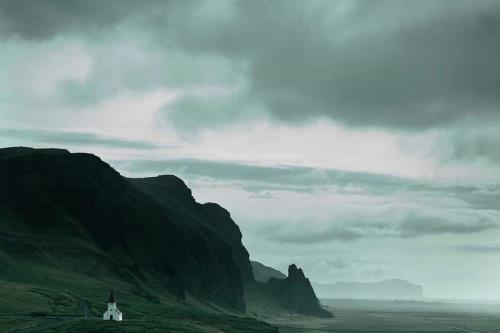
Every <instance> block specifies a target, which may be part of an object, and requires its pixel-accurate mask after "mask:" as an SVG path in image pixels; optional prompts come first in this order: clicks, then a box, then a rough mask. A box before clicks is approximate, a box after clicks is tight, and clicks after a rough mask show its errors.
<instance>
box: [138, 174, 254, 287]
mask: <svg viewBox="0 0 500 333" xmlns="http://www.w3.org/2000/svg"><path fill="white" fill-rule="evenodd" d="M129 181H130V182H131V183H132V184H134V185H135V186H136V187H137V188H138V189H139V190H141V191H143V192H144V193H146V194H148V195H150V196H151V197H152V198H154V199H155V200H156V201H157V203H158V204H160V205H162V206H163V207H164V208H165V209H166V210H168V211H169V213H170V215H171V216H175V219H176V220H179V221H183V223H186V224H189V225H191V226H193V227H195V228H196V227H197V226H202V227H203V228H207V229H209V230H210V231H211V232H213V233H214V234H216V235H217V236H218V237H219V238H220V239H221V240H223V241H224V242H227V243H228V244H229V245H230V246H231V249H232V254H233V260H234V262H235V264H236V266H237V267H238V269H239V270H240V274H241V277H242V280H243V282H244V283H246V282H249V281H253V272H252V267H251V264H250V259H249V254H248V251H247V250H246V248H245V247H244V246H243V244H242V242H241V238H242V235H241V231H240V228H239V227H238V225H237V224H236V223H235V222H234V221H233V219H232V218H231V215H230V214H229V212H228V211H227V210H226V209H224V208H223V207H221V206H219V205H218V204H216V203H205V204H200V203H198V202H196V201H195V199H194V198H193V195H192V193H191V190H190V189H189V188H188V187H187V186H186V184H185V183H184V181H182V179H180V178H178V177H176V176H172V175H167V176H158V177H150V178H135V179H129Z"/></svg>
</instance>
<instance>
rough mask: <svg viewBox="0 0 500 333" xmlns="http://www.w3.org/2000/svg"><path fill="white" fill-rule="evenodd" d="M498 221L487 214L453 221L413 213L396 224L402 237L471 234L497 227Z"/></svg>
mask: <svg viewBox="0 0 500 333" xmlns="http://www.w3.org/2000/svg"><path fill="white" fill-rule="evenodd" d="M499 226H500V224H499V223H498V221H496V220H494V219H492V218H490V217H487V216H470V217H469V218H468V219H467V220H465V221H459V222H457V221H453V220H451V219H450V218H445V217H439V216H437V217H436V216H425V215H416V214H415V215H413V216H410V217H408V218H406V219H404V220H403V221H402V222H401V223H400V224H399V225H398V231H399V232H400V234H401V235H402V236H403V237H418V236H425V235H442V234H471V233H477V232H481V231H485V230H490V229H495V228H498V227H499Z"/></svg>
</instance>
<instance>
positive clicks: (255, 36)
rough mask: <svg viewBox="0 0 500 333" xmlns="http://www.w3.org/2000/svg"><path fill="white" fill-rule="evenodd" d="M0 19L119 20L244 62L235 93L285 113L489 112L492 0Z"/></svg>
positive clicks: (6, 28) (169, 41) (78, 5)
mask: <svg viewBox="0 0 500 333" xmlns="http://www.w3.org/2000/svg"><path fill="white" fill-rule="evenodd" d="M0 22H1V23H0V33H1V34H2V35H4V36H14V37H19V38H26V39H31V40H33V39H47V38H51V37H54V36H56V35H60V34H62V35H64V34H73V35H79V36H82V37H88V36H91V37H92V38H96V37H97V38H106V36H108V35H109V34H110V32H112V31H115V30H117V29H120V30H121V31H134V32H135V34H134V35H133V36H135V38H139V37H138V35H137V33H142V36H144V38H146V39H150V40H152V41H154V43H153V44H154V45H155V48H164V52H166V53H168V52H170V51H171V50H172V49H173V48H176V49H180V50H182V51H183V52H185V53H186V54H189V55H190V56H196V55H215V56H219V57H222V58H224V59H229V60H230V61H237V62H244V63H246V64H247V68H248V72H247V73H245V75H246V76H247V77H246V79H247V80H248V86H247V88H246V91H245V93H246V95H247V96H246V97H245V100H247V101H251V103H255V104H259V105H262V106H263V107H265V108H266V109H267V110H268V112H270V114H272V115H273V116H275V117H276V118H279V119H282V120H284V121H296V122H298V121H303V120H305V119H310V118H312V117H327V118H331V119H334V120H337V121H340V122H344V123H347V124H349V125H353V126H382V127H394V128H405V129H422V128H429V127H436V126H441V127H442V126H448V125H449V124H450V123H453V122H458V121H466V120H468V119H470V118H474V119H476V120H477V119H479V120H482V121H485V120H490V119H498V118H497V117H498V113H499V111H498V110H499V106H500V96H499V94H498V93H497V92H498V91H499V89H500V79H499V77H500V66H498V60H497V59H499V58H500V43H498V40H499V39H500V5H499V4H498V2H495V1H487V0H484V1H462V0H456V1H451V0H448V1H446V0H444V1H418V2H417V1H414V2H403V1H391V0H386V1H359V2H358V1H349V2H344V1H309V2H302V1H271V2H270V1H224V2H213V3H207V2H198V1H175V2H165V1H153V0H149V1H144V2H139V1H56V0H52V1H49V0H40V1H30V0H17V1H14V0H2V1H0ZM192 104H196V103H194V102H193V103H192ZM198 104H201V105H202V104H203V103H198ZM238 108H241V109H244V106H234V108H233V110H232V112H230V113H228V114H230V117H233V118H235V119H237V118H238V117H235V115H234V112H235V111H234V109H238ZM193 112H195V113H196V112H197V111H196V110H194V111H193ZM217 117H221V116H220V115H219V114H218V115H217ZM208 123H210V122H208Z"/></svg>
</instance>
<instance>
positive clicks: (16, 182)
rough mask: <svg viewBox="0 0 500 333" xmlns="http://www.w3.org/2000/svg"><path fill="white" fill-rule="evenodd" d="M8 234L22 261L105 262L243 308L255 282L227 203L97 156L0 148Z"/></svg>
mask: <svg viewBox="0 0 500 333" xmlns="http://www.w3.org/2000/svg"><path fill="white" fill-rule="evenodd" d="M0 233H1V236H2V237H0V250H1V251H2V252H4V253H6V256H8V257H9V258H13V260H16V261H18V262H22V261H23V260H35V259H36V261H35V263H36V265H45V263H46V264H47V265H50V264H51V263H54V262H57V263H58V264H57V267H60V269H61V270H63V269H66V268H67V267H70V265H72V266H71V267H74V268H73V269H74V270H79V271H85V272H86V273H85V274H97V273H95V271H96V270H99V269H103V270H106V271H110V272H112V274H114V276H118V277H120V278H122V279H126V280H127V281H132V282H133V283H134V284H136V285H137V286H143V285H155V286H156V285H158V284H159V285H161V286H162V287H163V288H165V289H166V290H168V291H169V292H171V293H172V294H175V295H178V296H180V297H183V296H184V295H185V294H186V293H190V294H192V295H195V296H197V297H200V298H203V299H206V300H210V301H212V302H215V303H217V304H220V305H222V306H224V307H228V308H232V309H237V310H239V311H244V310H245V302H244V298H243V281H249V280H253V275H252V271H251V266H250V262H249V260H248V253H247V251H246V249H245V248H244V247H243V245H242V244H241V233H240V231H239V228H238V226H237V225H236V224H235V223H234V221H233V220H232V219H231V217H230V215H229V213H228V212H227V211H226V210H224V209H223V208H222V207H220V206H218V205H216V204H199V203H197V202H196V201H195V200H194V199H193V197H192V196H191V191H190V190H189V189H188V188H187V186H186V185H185V184H184V182H182V180H180V179H179V178H177V177H174V176H164V177H155V178H145V179H127V178H125V177H123V176H121V175H120V174H119V173H118V172H117V171H115V170H114V169H113V168H111V167H110V166H109V165H108V164H106V163H104V162H103V161H101V160H100V159H99V158H98V157H96V156H94V155H91V154H83V153H70V152H68V151H66V150H58V149H31V148H7V149H0ZM49 239H51V241H50V242H49V241H48V240H49ZM53 239H59V240H61V242H60V243H55V242H52V240H53ZM28 240H29V241H28ZM54 244H56V245H54ZM94 248H95V249H98V250H94ZM89 249H92V251H93V252H91V251H90V250H89ZM75 253H78V257H79V258H80V262H81V263H80V264H79V263H78V262H76V260H75V259H76V257H75ZM95 253H98V254H95ZM61 258H62V259H61ZM90 258H91V259H90ZM9 260H10V259H9ZM69 261H71V263H70V262H69ZM30 265H33V262H32V263H31V264H30ZM79 265H81V266H79ZM89 265H92V266H91V267H93V268H91V267H88V266H89ZM23 267H27V265H24V266H23ZM58 269H59V268H58ZM2 274H3V273H2ZM5 274H7V272H6V273H5ZM33 278H35V275H34V277H33ZM138 288H139V287H138ZM152 299H154V297H152Z"/></svg>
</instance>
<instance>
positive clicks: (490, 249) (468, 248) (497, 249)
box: [455, 244, 500, 253]
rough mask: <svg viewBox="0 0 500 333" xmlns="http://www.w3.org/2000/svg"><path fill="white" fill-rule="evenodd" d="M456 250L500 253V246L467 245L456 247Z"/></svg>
mask: <svg viewBox="0 0 500 333" xmlns="http://www.w3.org/2000/svg"><path fill="white" fill-rule="evenodd" d="M455 249H458V250H460V251H465V252H473V253H500V244H465V245H459V246H456V247H455Z"/></svg>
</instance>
